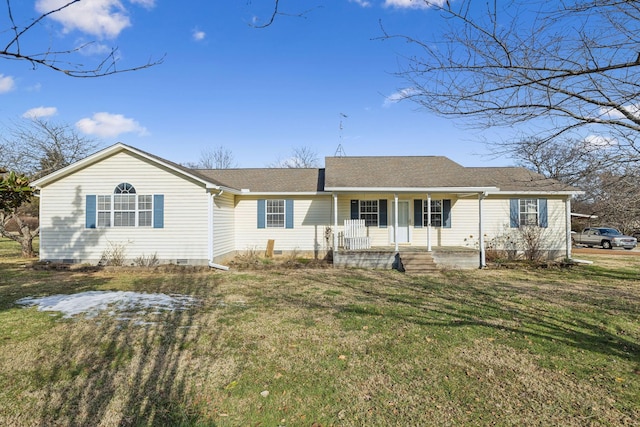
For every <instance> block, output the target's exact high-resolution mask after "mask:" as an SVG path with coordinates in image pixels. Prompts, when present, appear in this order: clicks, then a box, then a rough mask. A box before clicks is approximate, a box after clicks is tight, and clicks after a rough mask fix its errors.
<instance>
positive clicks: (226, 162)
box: [196, 146, 236, 169]
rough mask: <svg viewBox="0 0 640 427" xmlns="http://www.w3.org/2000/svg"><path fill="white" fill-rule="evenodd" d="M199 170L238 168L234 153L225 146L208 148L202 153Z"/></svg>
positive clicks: (198, 165) (197, 165) (198, 164)
mask: <svg viewBox="0 0 640 427" xmlns="http://www.w3.org/2000/svg"><path fill="white" fill-rule="evenodd" d="M196 167H197V168H198V169H230V168H233V167H236V162H235V159H234V158H233V153H232V152H231V150H230V149H228V148H225V147H223V146H219V147H215V148H206V149H204V150H202V151H201V152H200V161H199V162H198V163H197V164H196Z"/></svg>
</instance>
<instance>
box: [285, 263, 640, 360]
mask: <svg viewBox="0 0 640 427" xmlns="http://www.w3.org/2000/svg"><path fill="white" fill-rule="evenodd" d="M369 274H370V273H369ZM363 276H364V279H362V277H363ZM319 277H320V276H317V278H316V280H320V279H319ZM372 277H373V276H367V274H365V273H358V272H354V273H352V274H351V275H349V274H345V275H344V277H342V276H341V277H340V278H339V279H338V281H337V282H331V281H329V280H327V281H325V284H326V285H327V286H330V287H335V288H348V289H349V290H350V292H351V293H352V294H353V295H356V297H355V298H354V299H353V301H352V302H351V303H349V304H342V305H333V304H331V302H330V301H331V300H327V299H325V300H322V301H318V300H301V299H298V298H296V296H295V295H292V296H290V297H287V298H289V301H288V302H289V303H290V304H293V305H302V306H307V307H309V308H311V309H319V310H333V311H335V312H336V314H337V315H338V316H341V317H344V315H346V316H350V315H358V316H373V317H386V318H395V319H397V320H400V321H404V322H410V323H414V324H417V325H420V326H425V327H436V328H437V327H442V328H464V327H469V326H479V327H486V328H489V329H494V330H499V331H504V332H511V333H515V334H519V335H521V336H526V337H528V338H537V339H539V340H541V342H546V343H547V344H548V345H553V346H559V345H564V346H568V347H573V348H577V349H580V350H586V351H589V352H597V353H600V354H602V355H605V356H614V357H617V358H620V359H623V360H627V361H630V362H632V363H638V354H640V343H638V342H637V340H635V339H634V338H633V335H634V334H633V333H632V334H628V333H625V331H618V330H616V331H613V329H615V323H616V322H621V323H624V322H628V323H629V324H634V323H636V322H637V321H638V319H639V317H640V314H639V313H640V304H639V303H638V301H639V300H638V295H637V294H634V293H633V292H630V291H627V290H625V289H623V288H617V287H603V286H601V285H597V284H594V285H593V286H591V287H581V288H579V289H578V288H574V287H573V286H572V285H570V284H567V285H566V286H564V287H563V286H562V285H557V286H547V287H546V288H543V287H541V286H538V284H536V283H518V284H517V285H513V284H510V283H504V284H501V283H487V282H484V281H483V282H478V283H473V282H472V281H469V280H465V279H464V278H462V277H460V278H458V277H457V274H456V275H454V277H453V280H452V279H451V278H446V277H444V276H436V277H428V276H424V277H419V278H409V277H406V276H398V275H397V274H395V275H394V274H387V273H385V274H384V275H383V276H381V277H380V281H381V282H383V284H380V285H378V286H371V285H370V281H371V278H372ZM623 277H625V280H627V281H629V283H630V284H631V283H632V282H633V279H631V278H629V277H627V276H623ZM458 279H460V280H461V281H459V280H458ZM638 370H639V371H640V365H638Z"/></svg>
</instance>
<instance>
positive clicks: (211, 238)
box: [207, 190, 229, 271]
mask: <svg viewBox="0 0 640 427" xmlns="http://www.w3.org/2000/svg"><path fill="white" fill-rule="evenodd" d="M222 193H224V190H220V192H219V193H217V194H216V193H214V192H211V197H209V198H208V199H209V233H207V234H208V235H209V241H208V246H209V248H208V249H209V267H212V268H217V269H218V270H225V271H227V270H229V267H227V266H226V265H221V264H216V263H215V262H213V206H214V203H213V202H214V199H215V198H216V197H218V196H221V195H222Z"/></svg>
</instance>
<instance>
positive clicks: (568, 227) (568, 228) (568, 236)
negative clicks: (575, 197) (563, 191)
mask: <svg viewBox="0 0 640 427" xmlns="http://www.w3.org/2000/svg"><path fill="white" fill-rule="evenodd" d="M564 210H565V215H566V218H567V219H566V239H567V246H566V247H567V251H566V256H567V259H571V196H567V199H566V200H565V201H564Z"/></svg>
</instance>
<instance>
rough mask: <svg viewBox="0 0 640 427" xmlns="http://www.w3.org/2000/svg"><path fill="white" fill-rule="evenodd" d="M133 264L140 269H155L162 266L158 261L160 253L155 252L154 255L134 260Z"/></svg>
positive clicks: (143, 255) (141, 256)
mask: <svg viewBox="0 0 640 427" xmlns="http://www.w3.org/2000/svg"><path fill="white" fill-rule="evenodd" d="M133 264H134V265H136V266H138V267H155V266H157V265H158V264H160V261H159V260H158V253H157V252H154V253H153V254H152V255H145V254H142V255H140V256H139V257H137V258H134V260H133Z"/></svg>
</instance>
